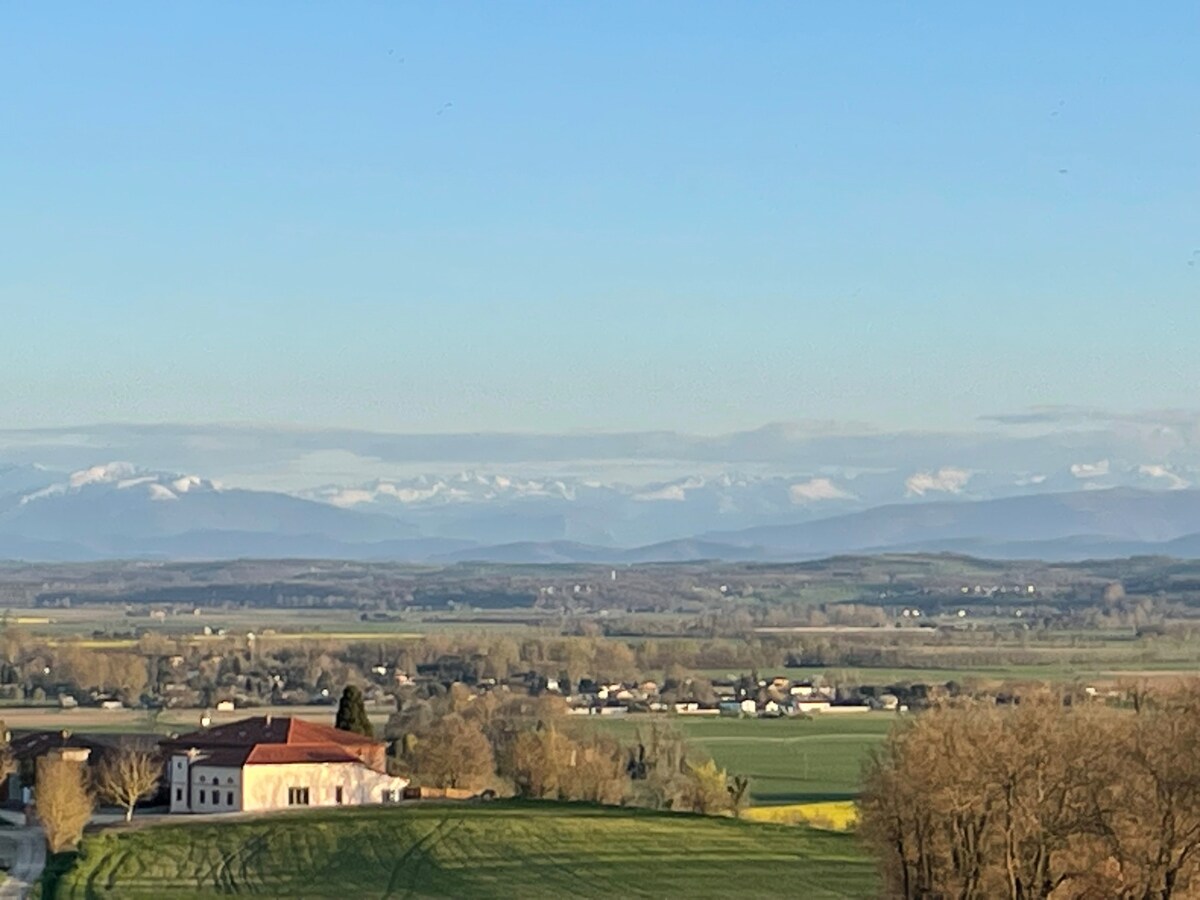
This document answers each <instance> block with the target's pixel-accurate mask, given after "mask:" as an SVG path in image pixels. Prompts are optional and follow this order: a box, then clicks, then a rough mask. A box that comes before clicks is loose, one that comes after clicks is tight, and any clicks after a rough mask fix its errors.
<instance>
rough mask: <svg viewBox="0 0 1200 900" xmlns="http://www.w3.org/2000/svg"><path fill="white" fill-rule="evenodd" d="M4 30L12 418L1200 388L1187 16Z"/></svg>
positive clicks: (158, 15)
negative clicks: (1190, 263)
mask: <svg viewBox="0 0 1200 900" xmlns="http://www.w3.org/2000/svg"><path fill="white" fill-rule="evenodd" d="M0 18H2V23H0V78H2V80H3V84H4V89H3V91H0V204H2V205H0V209H2V210H3V213H2V214H0V337H2V342H0V385H2V387H0V427H23V426H43V425H54V424H67V423H77V422H96V421H128V422H151V421H176V422H196V421H267V422H297V423H308V424H313V425H337V426H345V427H364V428H379V429H391V430H401V431H474V430H490V429H515V430H542V431H558V430H565V429H580V428H589V429H626V428H627V429H642V428H676V429H682V430H688V431H701V432H716V431H723V430H727V429H734V428H744V427H752V426H754V425H758V424H760V423H762V422H764V421H771V420H790V419H799V418H835V419H855V420H867V421H873V422H877V423H879V424H880V425H884V426H887V427H896V426H902V427H944V426H951V425H960V424H963V423H970V422H971V421H973V420H974V418H975V417H976V416H978V415H982V414H988V413H997V412H1006V411H1012V410H1017V409H1021V408H1023V407H1025V406H1028V405H1031V404H1040V403H1075V404H1085V405H1088V404H1091V405H1100V406H1105V407H1117V408H1137V407H1171V406H1193V407H1194V406H1196V405H1197V404H1196V397H1197V387H1198V386H1200V305H1198V301H1200V90H1197V87H1198V86H1200V53H1198V52H1197V49H1196V48H1197V46H1200V6H1198V5H1197V4H1196V3H1194V2H1179V3H1157V4H1153V5H1141V4H1134V3H1123V4H1115V3H1097V2H1087V3H1054V4H1042V3H1025V4H1012V3H987V4H985V3H962V2H955V3H941V4H934V3H913V4H883V3H837V4H804V3H791V2H789V3H780V4H766V3H756V4H741V3H736V4H735V3H728V2H721V3H712V4H703V3H694V2H689V3H681V4H670V3H665V2H656V3H563V2H554V3H546V4H540V5H535V4H521V3H480V4H466V3H441V4H434V3H422V4H415V3H414V4H400V3H381V4H371V5H367V4H350V3H338V4H315V3H314V4H304V5H302V4H299V3H287V4H282V3H280V4H269V3H261V2H260V3H252V4H234V3H224V4H213V3H194V4H182V3H171V4H164V3H147V4H133V3H115V4H93V3H88V4H84V3H79V4H69V3H67V4H55V5H53V6H52V7H50V6H47V5H45V4H32V3H27V4H8V5H6V6H5V8H4V11H3V13H2V15H0ZM1189 262H1192V263H1194V265H1189Z"/></svg>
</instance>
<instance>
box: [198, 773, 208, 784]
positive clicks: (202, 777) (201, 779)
mask: <svg viewBox="0 0 1200 900" xmlns="http://www.w3.org/2000/svg"><path fill="white" fill-rule="evenodd" d="M207 777H208V776H206V775H201V776H200V783H201V784H204V781H205V779H206V778H207Z"/></svg>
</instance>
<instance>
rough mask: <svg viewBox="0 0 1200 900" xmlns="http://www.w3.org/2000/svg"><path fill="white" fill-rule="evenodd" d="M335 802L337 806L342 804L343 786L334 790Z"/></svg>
mask: <svg viewBox="0 0 1200 900" xmlns="http://www.w3.org/2000/svg"><path fill="white" fill-rule="evenodd" d="M333 802H334V803H337V804H340V803H341V802H342V786H341V785H340V784H339V785H338V786H337V787H335V788H334V789H333Z"/></svg>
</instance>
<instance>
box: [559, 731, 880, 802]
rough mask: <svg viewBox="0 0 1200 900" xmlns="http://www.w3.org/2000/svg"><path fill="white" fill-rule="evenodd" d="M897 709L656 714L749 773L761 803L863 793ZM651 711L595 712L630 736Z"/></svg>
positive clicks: (734, 770)
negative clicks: (627, 714)
mask: <svg viewBox="0 0 1200 900" xmlns="http://www.w3.org/2000/svg"><path fill="white" fill-rule="evenodd" d="M896 718H897V717H896V716H895V715H894V714H891V713H865V714H860V715H852V716H833V715H830V716H825V717H822V716H821V715H820V714H818V715H815V716H814V717H813V718H812V719H733V718H688V717H686V716H671V717H666V718H663V719H658V720H657V721H660V722H662V723H663V724H664V725H670V726H672V727H675V728H678V729H679V730H680V731H682V732H683V734H684V736H685V737H686V738H687V741H688V743H689V744H690V745H692V746H694V747H696V748H698V749H700V750H702V751H704V752H705V753H707V754H708V755H710V756H711V757H712V758H713V759H714V760H716V762H717V763H718V764H719V765H721V766H723V767H724V768H726V769H728V770H729V772H730V773H731V774H735V775H748V776H750V797H751V801H752V802H753V803H754V804H755V805H763V804H773V803H809V802H816V801H820V800H849V799H852V798H853V797H855V796H856V795H857V794H858V785H859V779H860V775H861V773H862V766H863V762H864V761H865V760H866V758H867V754H868V753H869V752H870V749H871V748H872V747H874V746H875V745H876V744H878V743H879V742H880V741H881V740H883V737H884V735H886V734H887V733H888V730H889V729H890V728H891V727H892V726H893V725H895V724H896ZM652 721H655V720H651V719H649V718H647V717H640V718H627V719H624V720H610V721H605V720H603V719H594V720H593V719H590V718H589V719H588V720H586V722H581V723H580V724H581V725H582V726H584V727H587V726H592V727H597V728H604V729H607V730H609V731H611V732H612V733H613V734H616V735H617V736H618V737H619V738H620V739H621V740H622V741H623V742H626V743H633V742H635V741H636V740H637V733H638V730H639V729H640V730H641V731H642V732H643V733H644V734H645V733H648V732H649V729H650V727H651V722H652Z"/></svg>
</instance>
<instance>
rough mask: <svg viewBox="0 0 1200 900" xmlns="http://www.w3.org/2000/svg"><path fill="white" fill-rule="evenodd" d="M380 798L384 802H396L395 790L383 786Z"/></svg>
mask: <svg viewBox="0 0 1200 900" xmlns="http://www.w3.org/2000/svg"><path fill="white" fill-rule="evenodd" d="M382 799H383V802H384V803H395V802H396V792H395V791H391V790H388V789H387V788H384V791H383V798H382Z"/></svg>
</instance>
